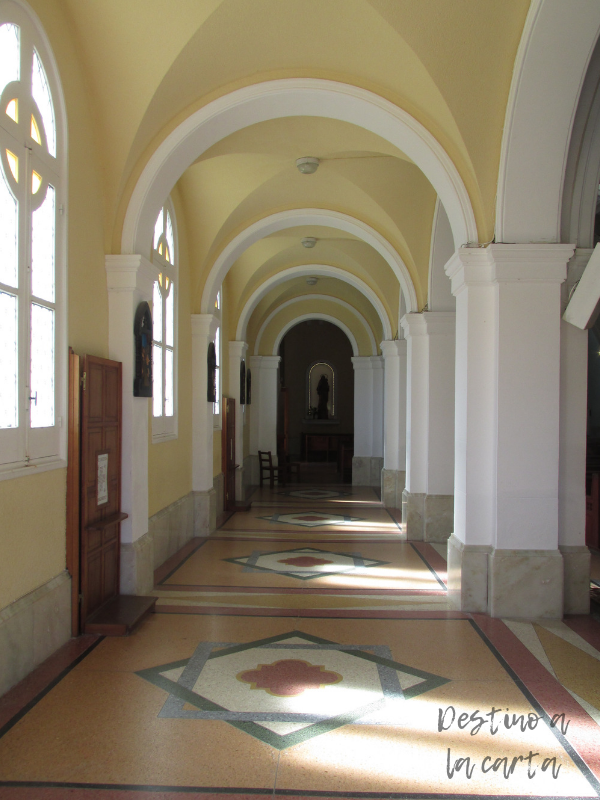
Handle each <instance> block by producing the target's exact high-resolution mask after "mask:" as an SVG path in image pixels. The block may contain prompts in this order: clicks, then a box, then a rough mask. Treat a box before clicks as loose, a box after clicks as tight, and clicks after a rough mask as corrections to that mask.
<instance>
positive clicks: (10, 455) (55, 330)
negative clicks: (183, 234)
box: [0, 5, 66, 469]
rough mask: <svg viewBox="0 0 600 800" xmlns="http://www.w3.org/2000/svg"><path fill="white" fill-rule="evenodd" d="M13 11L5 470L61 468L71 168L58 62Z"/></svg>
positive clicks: (4, 42)
mask: <svg viewBox="0 0 600 800" xmlns="http://www.w3.org/2000/svg"><path fill="white" fill-rule="evenodd" d="M4 8H9V9H10V8H11V6H5V7H4ZM12 9H13V11H14V16H13V18H12V19H6V18H4V19H2V18H0V464H3V465H4V468H5V469H6V468H7V466H8V467H9V468H14V467H15V466H19V465H26V464H28V463H43V462H44V461H45V460H50V461H51V460H56V458H57V456H59V455H60V451H61V449H63V447H64V442H62V439H64V437H61V435H60V430H61V424H62V416H63V415H64V413H65V411H64V375H65V365H64V355H63V352H62V351H63V350H64V349H65V346H64V338H65V337H64V319H63V315H64V303H63V292H64V280H61V278H62V274H61V253H62V247H61V241H62V234H63V225H64V206H63V199H62V194H63V186H62V183H61V174H62V164H63V162H64V158H63V157H62V156H63V154H62V153H61V152H60V141H59V138H60V137H59V133H60V132H59V130H57V120H56V116H55V105H54V100H53V90H52V88H51V85H52V84H51V81H50V79H49V73H48V72H47V71H46V67H47V66H48V62H49V59H48V58H46V59H45V58H44V49H43V47H44V46H43V43H42V41H41V39H40V37H39V35H38V34H37V32H36V30H35V29H34V26H33V24H32V23H31V21H30V20H29V19H28V17H27V16H26V14H25V11H24V10H23V9H21V8H19V7H17V6H16V5H14V6H12ZM65 427H66V426H65Z"/></svg>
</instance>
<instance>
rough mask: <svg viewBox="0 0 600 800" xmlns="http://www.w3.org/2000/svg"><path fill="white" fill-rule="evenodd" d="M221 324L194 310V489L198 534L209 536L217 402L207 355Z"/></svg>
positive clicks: (212, 519) (213, 517) (212, 521)
mask: <svg viewBox="0 0 600 800" xmlns="http://www.w3.org/2000/svg"><path fill="white" fill-rule="evenodd" d="M218 325H219V320H218V319H217V318H216V317H214V316H213V315H212V314H192V490H193V492H194V532H195V535H196V536H199V535H200V536H203V535H204V536H206V535H207V534H208V533H210V531H211V530H214V528H215V527H216V515H217V504H216V494H215V490H214V488H213V404H212V403H211V402H209V401H208V400H207V384H208V363H207V355H208V345H209V342H211V341H212V340H213V339H214V336H215V332H216V330H217V327H218Z"/></svg>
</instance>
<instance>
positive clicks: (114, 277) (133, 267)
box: [104, 254, 159, 292]
mask: <svg viewBox="0 0 600 800" xmlns="http://www.w3.org/2000/svg"><path fill="white" fill-rule="evenodd" d="M104 266H105V268H106V283H107V288H108V291H109V292H134V291H136V290H137V289H141V288H142V287H143V285H144V284H146V287H145V288H148V287H147V285H148V284H150V287H151V286H152V283H153V282H154V281H157V280H158V272H159V270H158V269H157V267H155V266H154V264H153V263H152V262H151V261H148V259H147V258H145V257H144V256H140V255H137V254H133V255H107V256H105V257H104Z"/></svg>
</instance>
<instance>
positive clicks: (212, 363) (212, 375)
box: [206, 342, 217, 403]
mask: <svg viewBox="0 0 600 800" xmlns="http://www.w3.org/2000/svg"><path fill="white" fill-rule="evenodd" d="M206 367H207V376H206V377H207V382H206V399H207V400H208V402H209V403H216V402H217V351H216V350H215V343H214V342H209V343H208V353H207V354H206Z"/></svg>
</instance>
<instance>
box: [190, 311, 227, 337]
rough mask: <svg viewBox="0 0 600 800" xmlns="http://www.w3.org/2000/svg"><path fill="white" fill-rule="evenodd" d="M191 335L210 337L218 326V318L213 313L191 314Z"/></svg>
mask: <svg viewBox="0 0 600 800" xmlns="http://www.w3.org/2000/svg"><path fill="white" fill-rule="evenodd" d="M191 317H192V337H194V336H205V337H206V338H207V339H212V338H213V336H214V335H215V333H216V330H217V328H218V327H219V325H220V324H221V323H220V320H219V318H218V317H215V316H214V314H192V315H191Z"/></svg>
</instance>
